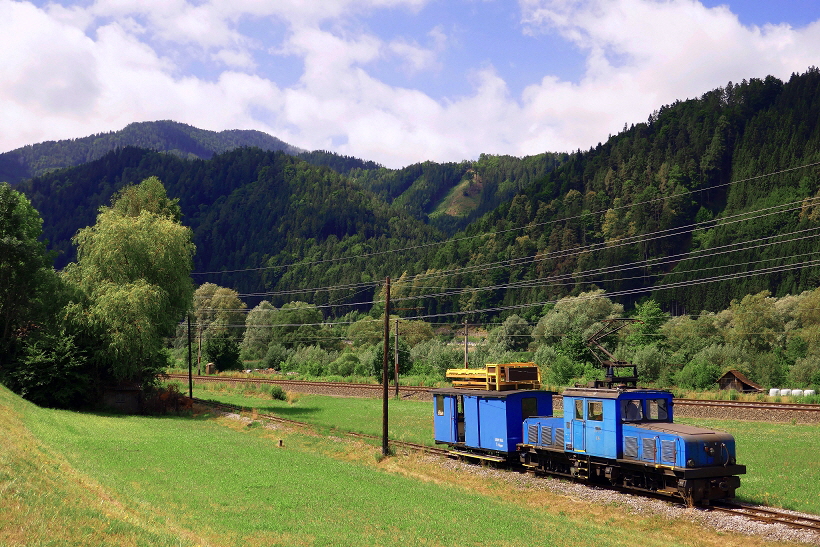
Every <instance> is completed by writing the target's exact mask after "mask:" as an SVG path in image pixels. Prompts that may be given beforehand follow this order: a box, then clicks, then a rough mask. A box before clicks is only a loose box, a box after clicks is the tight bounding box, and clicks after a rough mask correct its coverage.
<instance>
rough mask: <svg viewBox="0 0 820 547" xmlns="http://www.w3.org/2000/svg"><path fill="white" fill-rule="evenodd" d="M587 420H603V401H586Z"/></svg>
mask: <svg viewBox="0 0 820 547" xmlns="http://www.w3.org/2000/svg"><path fill="white" fill-rule="evenodd" d="M587 420H592V421H593V422H602V421H604V403H603V401H588V402H587Z"/></svg>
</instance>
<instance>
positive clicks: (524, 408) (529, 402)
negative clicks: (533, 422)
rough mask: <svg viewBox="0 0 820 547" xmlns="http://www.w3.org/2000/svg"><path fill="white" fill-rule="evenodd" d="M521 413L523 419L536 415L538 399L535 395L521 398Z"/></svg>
mask: <svg viewBox="0 0 820 547" xmlns="http://www.w3.org/2000/svg"><path fill="white" fill-rule="evenodd" d="M521 414H522V415H523V418H524V419H525V420H526V419H527V418H529V417H530V416H538V400H537V399H536V398H535V397H524V398H523V399H521Z"/></svg>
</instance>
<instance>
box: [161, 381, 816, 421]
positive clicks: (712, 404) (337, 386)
mask: <svg viewBox="0 0 820 547" xmlns="http://www.w3.org/2000/svg"><path fill="white" fill-rule="evenodd" d="M165 377H167V378H169V379H173V380H182V381H186V380H188V375H187V374H167V375H166V376H165ZM193 379H194V381H195V382H224V383H259V384H278V385H281V386H283V387H287V386H291V387H294V388H297V387H308V388H332V389H334V390H341V391H344V390H350V391H356V390H358V391H372V392H374V393H380V392H381V391H382V389H383V386H382V385H381V384H348V383H343V382H308V381H303V380H285V379H280V378H231V377H225V376H194V377H193ZM394 389H395V386H391V387H390V390H391V393H392V392H393V390H394ZM430 389H432V388H429V387H424V386H399V393H401V394H404V395H419V394H423V393H426V392H428V391H430ZM560 398H561V396H560V395H555V399H556V400H557V401H560ZM675 405H676V406H688V407H706V408H723V409H739V410H742V409H748V410H763V411H765V410H777V411H799V412H812V413H813V412H820V404H809V403H773V402H760V401H718V400H704V399H678V398H676V399H675Z"/></svg>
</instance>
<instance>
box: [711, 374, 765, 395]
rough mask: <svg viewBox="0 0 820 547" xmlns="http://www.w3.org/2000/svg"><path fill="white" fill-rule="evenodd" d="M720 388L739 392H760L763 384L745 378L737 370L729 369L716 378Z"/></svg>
mask: <svg viewBox="0 0 820 547" xmlns="http://www.w3.org/2000/svg"><path fill="white" fill-rule="evenodd" d="M718 386H719V387H720V389H734V390H735V391H739V392H740V393H761V392H762V391H763V386H761V385H760V384H756V383H754V382H752V381H751V380H749V379H748V378H746V376H745V375H744V374H743V373H742V372H740V371H739V370H730V371H728V372H726V373H725V374H724V375H723V376H721V377H720V378H718Z"/></svg>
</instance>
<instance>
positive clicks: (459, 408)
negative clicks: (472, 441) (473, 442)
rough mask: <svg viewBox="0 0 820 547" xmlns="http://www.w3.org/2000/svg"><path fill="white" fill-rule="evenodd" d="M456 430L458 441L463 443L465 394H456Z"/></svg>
mask: <svg viewBox="0 0 820 547" xmlns="http://www.w3.org/2000/svg"><path fill="white" fill-rule="evenodd" d="M454 425H455V430H456V442H457V443H463V442H464V396H463V395H456V408H455V424H454Z"/></svg>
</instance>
